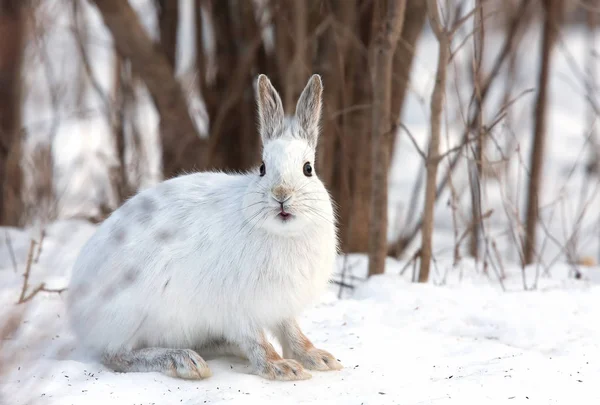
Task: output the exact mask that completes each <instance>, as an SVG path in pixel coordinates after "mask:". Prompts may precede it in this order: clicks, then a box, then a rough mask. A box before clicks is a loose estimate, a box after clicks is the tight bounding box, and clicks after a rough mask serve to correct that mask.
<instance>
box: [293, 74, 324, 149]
mask: <svg viewBox="0 0 600 405" xmlns="http://www.w3.org/2000/svg"><path fill="white" fill-rule="evenodd" d="M322 96H323V83H322V82H321V76H319V75H317V74H314V75H312V77H311V78H310V79H309V80H308V83H307V84H306V87H305V88H304V90H303V91H302V94H301V95H300V98H299V99H298V104H297V105H296V119H297V120H298V123H299V124H300V126H301V127H302V129H303V132H304V135H305V136H306V138H307V140H308V142H309V143H310V144H311V145H313V146H314V147H316V146H317V139H318V138H319V120H320V119H321V104H322V102H321V98H322Z"/></svg>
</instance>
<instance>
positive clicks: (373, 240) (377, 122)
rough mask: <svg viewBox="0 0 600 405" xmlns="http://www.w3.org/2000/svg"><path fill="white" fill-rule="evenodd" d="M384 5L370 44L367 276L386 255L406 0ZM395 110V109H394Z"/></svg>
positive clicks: (380, 267)
mask: <svg viewBox="0 0 600 405" xmlns="http://www.w3.org/2000/svg"><path fill="white" fill-rule="evenodd" d="M381 6H382V8H383V6H386V10H385V11H384V12H385V14H384V18H383V20H382V24H381V27H380V31H379V33H378V35H377V39H376V41H375V44H374V45H375V47H374V63H373V69H372V78H371V80H372V83H373V107H372V114H373V121H372V138H371V144H372V153H373V155H372V156H373V157H372V164H373V171H372V175H371V176H372V177H371V179H372V188H371V222H370V228H369V234H370V235H369V276H372V275H375V274H383V272H384V271H385V259H386V257H387V228H388V215H387V213H388V172H389V166H390V153H391V147H390V146H391V145H392V141H393V139H394V134H393V132H392V129H393V127H394V125H393V123H394V122H395V121H396V119H397V118H396V117H394V116H392V114H391V111H390V109H391V99H392V90H391V86H390V83H391V82H392V65H393V61H394V53H395V50H396V44H397V43H398V38H399V36H400V32H401V30H402V23H403V22H404V11H405V7H406V1H404V0H388V1H381ZM395 112H397V111H395Z"/></svg>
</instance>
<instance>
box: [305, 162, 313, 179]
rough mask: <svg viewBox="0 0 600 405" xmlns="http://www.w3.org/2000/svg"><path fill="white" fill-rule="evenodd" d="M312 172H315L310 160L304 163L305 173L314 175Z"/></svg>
mask: <svg viewBox="0 0 600 405" xmlns="http://www.w3.org/2000/svg"><path fill="white" fill-rule="evenodd" d="M312 173H313V169H312V166H311V165H310V162H306V163H304V175H305V176H306V177H310V176H312Z"/></svg>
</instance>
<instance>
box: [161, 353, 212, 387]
mask: <svg viewBox="0 0 600 405" xmlns="http://www.w3.org/2000/svg"><path fill="white" fill-rule="evenodd" d="M169 357H170V359H169V360H170V361H171V367H170V370H169V372H168V374H169V375H171V376H172V377H177V378H184V379H188V380H201V379H203V378H208V377H210V376H211V375H212V373H211V371H210V369H209V368H208V364H206V362H205V361H204V359H203V358H202V357H200V355H199V354H198V353H196V352H195V351H193V350H189V349H180V350H170V351H169Z"/></svg>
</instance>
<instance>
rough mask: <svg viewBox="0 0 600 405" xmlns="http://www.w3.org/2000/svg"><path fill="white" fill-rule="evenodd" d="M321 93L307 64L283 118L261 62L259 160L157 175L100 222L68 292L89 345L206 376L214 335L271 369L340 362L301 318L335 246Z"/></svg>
mask: <svg viewBox="0 0 600 405" xmlns="http://www.w3.org/2000/svg"><path fill="white" fill-rule="evenodd" d="M322 92H323V86H322V83H321V78H320V76H318V75H313V76H312V77H311V78H310V80H309V81H308V84H307V85H306V88H305V89H304V91H303V92H302V94H301V96H300V98H299V100H298V103H297V106H296V112H295V116H292V117H285V116H284V110H283V107H282V103H281V99H280V97H279V95H278V93H277V91H276V90H275V89H274V87H273V86H272V84H271V82H270V81H269V79H268V78H267V77H266V76H265V75H260V76H259V77H258V80H257V103H258V115H259V127H260V135H261V138H262V143H263V151H262V159H263V163H262V164H261V165H260V167H259V168H258V167H257V168H256V169H254V170H251V171H250V172H248V173H245V174H226V173H220V172H205V173H194V174H186V175H182V176H179V177H176V178H173V179H170V180H167V181H164V182H162V183H160V184H158V185H157V186H155V187H152V188H149V189H146V190H144V191H142V192H140V193H139V194H137V195H136V196H134V197H133V198H131V199H130V200H128V201H127V202H126V203H125V204H123V205H122V206H121V207H120V208H119V209H117V210H116V211H115V212H114V213H113V214H112V215H111V216H110V217H109V218H107V219H106V220H105V221H104V222H103V223H102V225H100V226H99V228H98V229H97V231H96V233H95V234H94V235H93V236H92V237H91V238H90V240H89V241H88V242H87V243H86V245H85V246H84V247H83V249H82V250H81V252H80V254H79V257H78V258H77V261H76V263H75V266H74V268H73V275H72V280H71V284H70V286H69V294H68V301H67V303H68V313H69V318H70V322H71V325H72V328H73V330H74V332H75V335H76V337H77V338H78V340H79V341H80V342H81V344H82V345H83V347H84V348H85V350H86V353H87V352H89V353H91V354H93V355H94V356H97V358H98V359H99V360H101V361H102V362H103V364H105V365H106V366H107V367H109V368H111V369H113V370H115V371H119V372H162V373H164V374H167V375H170V376H173V377H180V378H187V379H201V378H206V377H208V376H210V375H211V371H210V369H209V368H208V365H207V363H206V362H205V361H204V360H203V358H202V357H201V356H200V355H199V354H198V353H202V350H203V349H206V348H210V347H213V348H215V347H219V348H229V349H227V351H233V352H237V353H241V354H242V355H243V356H244V357H245V358H247V359H248V360H249V362H250V364H251V366H252V367H253V370H254V372H255V373H256V374H258V375H260V376H262V377H265V378H268V379H274V380H301V379H306V378H309V377H310V374H309V373H308V372H307V371H306V370H307V369H309V370H337V369H341V368H342V365H341V364H340V363H339V362H338V361H337V360H336V358H335V357H334V356H332V355H331V354H330V353H328V352H327V351H325V350H320V349H317V348H316V347H314V346H313V344H312V343H311V341H310V340H309V339H308V338H307V337H306V336H305V335H304V334H303V333H302V331H301V329H300V327H299V326H298V322H297V321H296V317H297V316H298V315H299V313H300V312H301V311H302V310H303V309H304V308H305V307H307V306H308V305H310V304H311V303H313V302H314V301H315V299H316V298H317V297H318V296H319V294H320V293H321V292H323V290H324V289H325V287H326V285H327V282H328V280H329V277H330V275H331V272H332V271H333V268H334V261H335V257H336V254H337V247H338V242H337V230H336V225H335V216H334V211H333V207H332V203H331V200H330V197H329V194H328V192H327V190H326V189H325V187H324V185H323V184H322V183H321V181H320V180H319V179H318V177H317V175H316V173H315V170H314V167H313V164H314V161H315V148H316V146H317V137H318V132H319V119H320V116H321V98H322ZM231 119H236V117H232V118H231ZM266 332H271V333H273V335H274V336H275V337H276V338H277V339H278V341H279V342H280V343H281V346H282V349H283V357H282V356H280V354H278V353H277V351H276V350H275V349H274V347H273V346H272V345H271V344H270V343H269V341H268V339H267V337H266V334H265V333H266ZM220 351H222V350H220Z"/></svg>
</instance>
